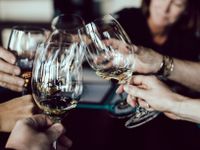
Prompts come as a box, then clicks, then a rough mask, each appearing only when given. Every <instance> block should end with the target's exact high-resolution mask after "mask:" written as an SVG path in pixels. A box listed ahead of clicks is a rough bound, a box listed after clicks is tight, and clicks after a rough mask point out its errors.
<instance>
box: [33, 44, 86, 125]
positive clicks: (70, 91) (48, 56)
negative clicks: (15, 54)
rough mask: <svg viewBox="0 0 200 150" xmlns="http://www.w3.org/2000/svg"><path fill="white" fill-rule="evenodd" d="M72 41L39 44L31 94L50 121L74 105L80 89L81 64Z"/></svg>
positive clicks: (55, 120) (56, 120) (56, 119)
mask: <svg viewBox="0 0 200 150" xmlns="http://www.w3.org/2000/svg"><path fill="white" fill-rule="evenodd" d="M78 49H79V47H78V46H77V44H76V43H55V42H52V43H46V44H41V45H40V46H39V47H38V49H37V52H36V56H35V60H34V66H33V72H32V91H33V98H34V100H35V102H36V104H37V105H38V106H39V108H40V109H41V110H42V111H43V112H44V114H46V115H48V116H50V118H51V119H52V120H53V122H60V121H61V119H62V118H63V117H64V116H65V114H66V112H68V111H69V110H71V109H73V108H75V107H76V106H77V103H78V101H79V99H80V97H81V94H82V91H83V85H82V66H81V65H80V64H81V62H80V60H79V59H78V58H79V53H77V51H78Z"/></svg>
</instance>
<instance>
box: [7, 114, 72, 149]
mask: <svg viewBox="0 0 200 150" xmlns="http://www.w3.org/2000/svg"><path fill="white" fill-rule="evenodd" d="M64 133H65V129H64V127H63V125H62V124H60V123H55V124H53V123H52V121H51V120H50V119H49V118H48V117H47V116H45V115H35V116H33V117H31V118H26V119H23V120H19V121H18V122H17V123H16V125H15V127H14V129H13V130H12V132H11V134H10V137H9V138H8V141H7V143H6V148H12V149H16V150H27V149H29V150H36V149H37V150H51V149H52V150H53V149H54V148H53V143H54V141H57V145H56V149H58V150H67V149H69V148H70V147H71V145H72V141H71V140H70V139H69V138H67V137H66V136H65V135H64Z"/></svg>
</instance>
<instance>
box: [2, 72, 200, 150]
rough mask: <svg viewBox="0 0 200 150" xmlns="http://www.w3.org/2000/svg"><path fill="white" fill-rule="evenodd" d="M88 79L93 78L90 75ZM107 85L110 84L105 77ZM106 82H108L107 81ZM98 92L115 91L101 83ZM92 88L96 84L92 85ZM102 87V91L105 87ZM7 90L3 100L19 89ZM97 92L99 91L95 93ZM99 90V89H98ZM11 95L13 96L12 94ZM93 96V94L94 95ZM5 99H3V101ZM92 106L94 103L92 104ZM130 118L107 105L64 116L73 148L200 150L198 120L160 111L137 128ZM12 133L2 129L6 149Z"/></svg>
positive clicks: (80, 110)
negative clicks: (129, 124) (179, 118)
mask: <svg viewBox="0 0 200 150" xmlns="http://www.w3.org/2000/svg"><path fill="white" fill-rule="evenodd" d="M86 77H87V79H85V80H86V81H88V79H89V80H93V79H94V78H92V77H91V76H88V75H86ZM93 81H95V82H96V81H98V82H99V81H100V82H99V83H103V84H102V85H103V86H106V87H108V89H110V88H109V85H108V84H107V83H105V82H104V81H102V82H101V80H96V79H95V80H93ZM104 83H105V84H104ZM98 86H100V87H99V88H97V89H96V90H97V92H100V93H101V92H102V93H104V94H111V92H113V91H109V92H108V93H105V91H104V88H103V89H102V87H101V84H98ZM92 89H93V90H94V89H95V88H94V87H93V85H92ZM101 90H102V91H101ZM8 93H9V92H7V91H3V92H2V93H1V96H0V100H1V99H2V100H5V97H6V96H7V99H10V98H12V97H15V96H16V93H12V94H8ZM93 94H95V92H94V93H93ZM98 94H99V93H98ZM8 96H10V97H8ZM92 96H93V95H92ZM102 98H105V97H103V96H102V97H98V96H97V98H96V100H95V101H92V100H93V99H92V98H91V99H90V100H89V101H87V98H86V99H85V100H84V99H83V101H82V103H83V104H86V103H87V102H88V104H91V102H92V103H93V104H97V105H101V104H102V101H101V100H102ZM1 102H3V101H1ZM89 106H90V105H89ZM126 120H127V119H117V118H113V117H111V115H110V113H109V112H108V111H106V110H105V109H91V108H89V107H88V108H87V107H86V108H81V107H79V108H77V109H74V110H71V111H70V112H69V113H68V115H67V116H66V117H65V118H64V120H63V122H62V123H63V125H64V126H65V128H66V135H67V136H68V137H69V138H71V139H72V141H73V146H72V148H71V150H115V149H116V150H124V149H126V150H129V149H133V150H137V149H138V150H151V149H152V150H190V149H191V150H197V149H200V128H199V127H198V126H197V124H194V123H189V122H185V121H175V120H171V119H169V118H167V117H165V116H164V115H163V114H160V115H159V116H158V117H157V118H155V119H153V120H152V121H150V122H148V123H146V124H144V125H142V126H140V127H137V128H133V129H126V128H125V127H124V123H125V121H126ZM8 135H9V134H8V133H0V149H3V147H4V144H5V142H6V140H7V138H8Z"/></svg>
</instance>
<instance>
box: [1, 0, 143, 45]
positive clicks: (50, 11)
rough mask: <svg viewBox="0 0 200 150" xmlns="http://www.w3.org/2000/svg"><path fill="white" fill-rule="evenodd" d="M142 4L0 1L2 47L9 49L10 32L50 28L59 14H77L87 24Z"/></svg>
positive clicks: (124, 0)
mask: <svg viewBox="0 0 200 150" xmlns="http://www.w3.org/2000/svg"><path fill="white" fill-rule="evenodd" d="M140 3H141V1H140V0H0V33H1V34H0V35H1V36H0V43H1V45H3V46H4V47H6V45H7V41H8V36H9V34H10V28H11V27H12V26H15V25H23V24H32V25H35V26H43V27H45V28H50V22H51V20H52V18H53V17H54V16H56V15H58V14H60V13H76V14H79V15H80V16H82V17H83V19H84V20H85V21H86V22H88V21H90V20H93V19H95V18H97V17H99V16H101V15H104V14H108V13H114V12H116V11H118V10H120V9H123V8H124V7H140Z"/></svg>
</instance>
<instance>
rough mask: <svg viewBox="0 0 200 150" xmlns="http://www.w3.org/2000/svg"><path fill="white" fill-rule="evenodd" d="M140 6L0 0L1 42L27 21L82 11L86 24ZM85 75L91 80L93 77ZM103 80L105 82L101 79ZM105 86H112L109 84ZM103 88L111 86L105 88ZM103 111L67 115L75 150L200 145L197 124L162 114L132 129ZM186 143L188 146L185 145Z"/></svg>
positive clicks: (125, 0) (100, 0) (88, 0)
mask: <svg viewBox="0 0 200 150" xmlns="http://www.w3.org/2000/svg"><path fill="white" fill-rule="evenodd" d="M140 5H141V0H0V45H3V47H5V48H7V43H8V37H9V34H10V31H11V28H12V27H13V26H15V25H27V24H28V25H34V26H40V27H44V28H47V29H51V20H52V18H53V17H54V16H56V15H58V14H61V13H76V14H79V15H80V16H82V18H83V19H84V20H85V21H86V23H87V22H89V21H91V20H93V19H95V18H98V17H99V16H102V15H105V14H110V13H115V12H117V11H119V10H121V9H123V8H125V7H126V8H127V7H140ZM86 77H88V78H90V80H91V76H89V75H86ZM95 80H96V76H95ZM99 80H100V79H99ZM101 82H105V81H103V80H102V79H101ZM106 87H107V88H109V85H106ZM92 88H93V87H92ZM101 90H108V89H106V88H105V87H103V89H101ZM90 93H93V94H96V93H95V92H90ZM96 96H97V95H96ZM102 112H103V111H98V110H94V109H93V110H92V109H82V110H81V109H77V110H73V111H72V113H70V114H69V115H68V116H67V119H66V124H65V127H66V129H67V133H66V134H67V135H68V136H69V137H70V138H71V139H72V141H73V142H74V144H73V148H72V150H73V149H74V150H79V149H87V150H88V149H95V150H97V149H101V150H103V149H109V150H114V149H121V150H122V149H127V150H129V149H136V150H137V149H140V150H142V149H143V150H144V149H148V148H149V149H151V148H153V149H156V150H160V149H165V147H166V149H167V147H174V148H175V149H181V150H183V149H184V150H185V149H187V148H188V147H191V145H192V147H193V148H196V149H199V148H200V142H199V137H200V129H199V128H198V126H197V125H196V124H192V123H189V122H184V123H183V122H181V121H174V120H170V119H168V118H166V117H164V115H163V114H160V115H159V117H157V118H156V119H154V120H153V121H151V122H149V123H148V124H145V125H143V126H141V127H138V128H134V129H131V130H129V129H126V128H124V120H118V119H116V118H112V117H110V116H109V115H108V113H102ZM7 136H8V135H6V137H7ZM0 141H1V142H2V143H3V144H4V143H5V141H6V138H5V139H4V138H2V136H1V135H0ZM168 141H170V142H168ZM197 143H199V144H197ZM0 144H1V143H0ZM183 144H184V146H185V148H184V147H182V145H183ZM175 145H176V146H175ZM1 146H2V145H0V149H1ZM193 148H192V149H193Z"/></svg>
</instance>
